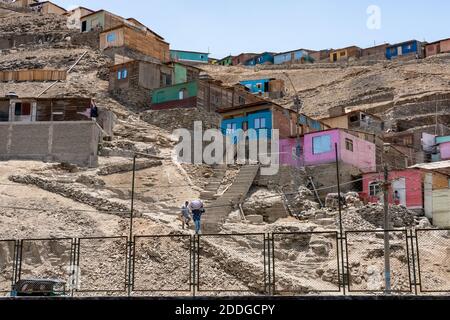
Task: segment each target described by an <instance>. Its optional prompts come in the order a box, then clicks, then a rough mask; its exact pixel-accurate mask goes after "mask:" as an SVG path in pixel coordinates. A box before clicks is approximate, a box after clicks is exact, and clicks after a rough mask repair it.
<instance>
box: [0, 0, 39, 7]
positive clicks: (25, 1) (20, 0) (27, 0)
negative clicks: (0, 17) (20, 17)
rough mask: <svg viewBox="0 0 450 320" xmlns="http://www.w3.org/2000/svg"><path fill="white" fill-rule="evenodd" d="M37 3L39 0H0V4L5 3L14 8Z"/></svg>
mask: <svg viewBox="0 0 450 320" xmlns="http://www.w3.org/2000/svg"><path fill="white" fill-rule="evenodd" d="M36 3H39V0H16V1H11V0H0V4H7V5H8V6H11V7H14V8H28V7H30V6H31V5H33V4H36Z"/></svg>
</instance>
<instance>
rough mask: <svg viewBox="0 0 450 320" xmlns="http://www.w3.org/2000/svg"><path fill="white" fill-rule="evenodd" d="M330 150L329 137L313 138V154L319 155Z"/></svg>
mask: <svg viewBox="0 0 450 320" xmlns="http://www.w3.org/2000/svg"><path fill="white" fill-rule="evenodd" d="M331 150H332V149H331V136H330V135H325V136H319V137H314V138H313V154H321V153H327V152H330V151H331Z"/></svg>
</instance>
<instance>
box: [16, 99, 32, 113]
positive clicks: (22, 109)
mask: <svg viewBox="0 0 450 320" xmlns="http://www.w3.org/2000/svg"><path fill="white" fill-rule="evenodd" d="M14 115H16V116H29V115H31V105H30V104H29V103H21V102H17V103H16V106H15V108H14Z"/></svg>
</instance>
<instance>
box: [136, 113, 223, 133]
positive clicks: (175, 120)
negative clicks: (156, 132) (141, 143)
mask: <svg viewBox="0 0 450 320" xmlns="http://www.w3.org/2000/svg"><path fill="white" fill-rule="evenodd" d="M141 118H142V120H144V121H145V122H147V123H150V124H152V125H155V126H158V127H161V128H164V129H165V130H167V131H169V132H172V131H173V130H175V129H188V130H193V129H194V122H195V121H201V122H202V126H203V130H208V129H212V128H219V123H220V116H219V115H218V114H217V113H210V112H205V110H201V109H197V108H179V109H170V110H150V111H146V112H144V113H143V114H142V116H141Z"/></svg>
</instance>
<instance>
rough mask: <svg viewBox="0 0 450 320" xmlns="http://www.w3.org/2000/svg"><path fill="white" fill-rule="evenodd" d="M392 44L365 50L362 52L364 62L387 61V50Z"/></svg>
mask: <svg viewBox="0 0 450 320" xmlns="http://www.w3.org/2000/svg"><path fill="white" fill-rule="evenodd" d="M389 45H390V44H388V43H385V44H380V45H377V46H373V47H369V48H365V49H362V50H361V57H360V59H362V60H370V61H377V60H386V48H387V47H388V46H389Z"/></svg>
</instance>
